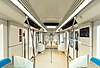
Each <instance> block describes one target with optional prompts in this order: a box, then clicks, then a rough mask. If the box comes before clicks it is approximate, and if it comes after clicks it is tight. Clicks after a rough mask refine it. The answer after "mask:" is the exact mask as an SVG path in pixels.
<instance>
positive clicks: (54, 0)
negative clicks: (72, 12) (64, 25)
mask: <svg viewBox="0 0 100 68" xmlns="http://www.w3.org/2000/svg"><path fill="white" fill-rule="evenodd" d="M29 1H30V3H31V5H32V7H33V8H34V11H35V12H36V13H37V15H38V16H39V17H40V19H41V20H42V22H60V21H61V20H62V18H63V17H64V15H65V14H66V13H67V11H68V10H69V8H70V7H71V5H72V2H73V1H74V0H29Z"/></svg>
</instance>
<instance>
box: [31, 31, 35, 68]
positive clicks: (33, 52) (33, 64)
mask: <svg viewBox="0 0 100 68" xmlns="http://www.w3.org/2000/svg"><path fill="white" fill-rule="evenodd" d="M33 36H34V30H33V35H32V33H31V37H32V45H33V57H34V64H33V68H35V46H34V43H33V41H34V40H33V39H34V37H33Z"/></svg>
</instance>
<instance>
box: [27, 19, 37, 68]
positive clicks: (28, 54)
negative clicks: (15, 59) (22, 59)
mask: <svg viewBox="0 0 100 68" xmlns="http://www.w3.org/2000/svg"><path fill="white" fill-rule="evenodd" d="M27 23H28V26H29V28H28V40H29V30H31V28H30V24H29V21H28V18H27ZM30 33H31V32H30ZM33 34H34V33H33ZM31 37H32V45H33V57H34V64H33V68H35V48H34V47H35V46H34V43H33V36H32V34H31ZM28 59H29V41H28Z"/></svg>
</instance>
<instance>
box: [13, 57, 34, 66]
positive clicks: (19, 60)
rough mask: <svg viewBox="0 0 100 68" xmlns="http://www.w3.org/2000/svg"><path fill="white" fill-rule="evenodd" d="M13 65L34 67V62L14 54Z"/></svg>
mask: <svg viewBox="0 0 100 68" xmlns="http://www.w3.org/2000/svg"><path fill="white" fill-rule="evenodd" d="M12 60H13V66H14V67H15V68H33V62H31V61H29V60H28V59H25V58H23V57H20V56H13V59H12Z"/></svg>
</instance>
